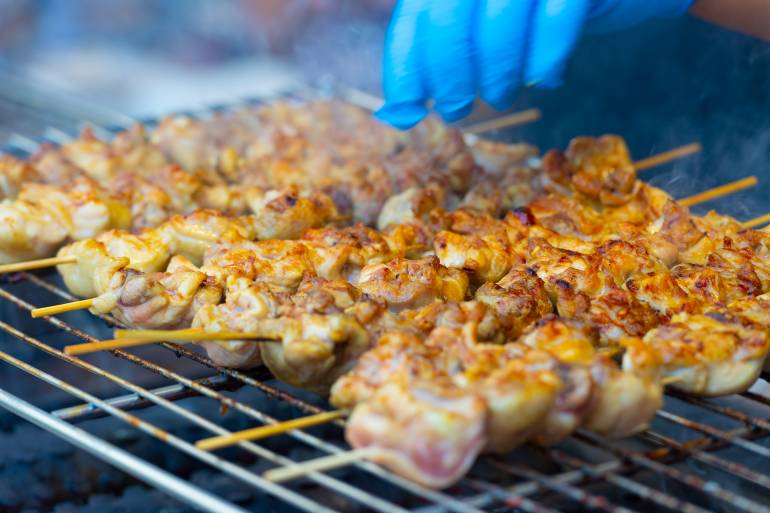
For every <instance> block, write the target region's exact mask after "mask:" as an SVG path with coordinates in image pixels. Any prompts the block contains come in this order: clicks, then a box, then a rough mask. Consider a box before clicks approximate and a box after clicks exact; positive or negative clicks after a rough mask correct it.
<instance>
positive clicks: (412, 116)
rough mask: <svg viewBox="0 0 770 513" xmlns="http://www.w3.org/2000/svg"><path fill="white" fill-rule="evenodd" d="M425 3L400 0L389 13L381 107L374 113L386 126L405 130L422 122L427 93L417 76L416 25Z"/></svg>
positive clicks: (420, 40)
mask: <svg viewBox="0 0 770 513" xmlns="http://www.w3.org/2000/svg"><path fill="white" fill-rule="evenodd" d="M425 4H426V0H401V1H400V2H398V4H397V5H396V7H395V9H394V10H393V15H392V18H391V22H390V25H389V27H388V32H387V35H386V37H385V49H384V55H383V76H382V86H383V93H384V95H385V105H384V106H383V107H382V108H381V109H380V110H379V111H378V112H377V113H376V115H377V117H378V118H379V119H381V120H383V121H385V122H386V123H390V124H391V125H395V126H397V127H399V128H409V127H411V126H412V125H415V124H417V123H419V122H420V120H421V119H422V118H424V117H425V116H426V115H427V113H428V110H427V109H426V108H425V101H426V100H427V92H426V90H425V87H424V85H423V79H422V77H421V76H420V69H421V67H420V62H419V57H420V53H421V52H423V51H424V50H425V48H424V37H422V36H421V34H420V33H419V32H418V23H419V21H420V18H421V17H422V16H423V15H424V13H425V11H426V6H425Z"/></svg>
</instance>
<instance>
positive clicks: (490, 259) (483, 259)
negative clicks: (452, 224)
mask: <svg viewBox="0 0 770 513" xmlns="http://www.w3.org/2000/svg"><path fill="white" fill-rule="evenodd" d="M433 248H434V251H435V253H436V256H437V257H438V258H439V260H440V261H441V264H442V265H444V266H446V267H449V268H451V269H458V270H460V269H463V270H466V271H468V272H469V274H470V276H471V278H473V280H474V282H476V283H484V282H495V281H498V280H500V279H501V278H502V277H503V276H504V275H505V273H507V272H508V270H509V269H510V268H511V266H512V265H513V264H514V263H518V262H520V261H521V259H520V257H518V256H517V255H515V254H514V251H513V247H512V246H511V244H510V243H509V241H508V238H507V237H506V236H505V234H504V233H498V234H490V235H481V236H479V235H473V234H468V235H463V234H459V233H454V232H450V231H441V232H439V233H437V234H436V237H435V238H434V240H433Z"/></svg>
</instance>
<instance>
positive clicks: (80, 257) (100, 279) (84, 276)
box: [56, 230, 169, 298]
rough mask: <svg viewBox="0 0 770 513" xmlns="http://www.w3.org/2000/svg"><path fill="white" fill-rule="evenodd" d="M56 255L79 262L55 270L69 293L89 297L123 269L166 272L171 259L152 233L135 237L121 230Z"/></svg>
mask: <svg viewBox="0 0 770 513" xmlns="http://www.w3.org/2000/svg"><path fill="white" fill-rule="evenodd" d="M57 256H60V257H75V258H76V259H77V261H76V262H74V263H70V264H60V265H58V266H57V267H56V268H57V269H58V271H59V273H60V274H61V276H62V279H63V280H64V284H65V285H66V286H67V288H68V289H69V290H70V292H72V293H73V294H75V295H76V296H80V297H89V298H90V297H95V296H98V295H100V294H102V293H103V292H105V291H106V290H107V287H108V284H109V283H110V280H111V279H112V275H113V274H114V273H115V272H117V271H118V270H120V269H124V268H130V269H134V270H136V271H140V272H145V273H151V272H156V271H160V270H162V269H164V268H165V267H166V264H167V262H168V260H169V253H168V248H167V246H166V245H165V243H164V242H163V241H162V240H160V239H158V238H157V237H154V236H153V234H152V233H148V234H145V235H140V236H136V235H133V234H131V233H128V232H124V231H122V230H109V231H106V232H104V233H102V234H100V235H98V236H97V237H96V238H94V239H85V240H81V241H77V242H73V243H72V244H69V245H67V246H64V247H63V248H61V249H60V250H59V253H58V254H57Z"/></svg>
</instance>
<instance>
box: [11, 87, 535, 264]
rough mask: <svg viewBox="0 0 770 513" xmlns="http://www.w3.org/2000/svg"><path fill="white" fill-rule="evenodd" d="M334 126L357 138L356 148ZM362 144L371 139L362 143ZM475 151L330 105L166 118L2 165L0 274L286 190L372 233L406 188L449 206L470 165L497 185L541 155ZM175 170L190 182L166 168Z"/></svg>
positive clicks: (514, 149)
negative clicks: (483, 168) (85, 242)
mask: <svg viewBox="0 0 770 513" xmlns="http://www.w3.org/2000/svg"><path fill="white" fill-rule="evenodd" d="M304 111H312V112H313V113H314V114H315V115H316V116H317V117H316V118H312V117H307V113H306V112H304ZM341 127H342V128H345V127H347V128H349V129H355V130H356V134H354V135H356V137H354V138H352V139H351V135H350V134H346V133H345V132H344V131H343V130H341ZM366 136H372V137H371V139H369V140H368V142H367V143H366V144H364V142H365V141H366V139H364V137H366ZM373 143H374V144H373ZM477 146H478V148H474V149H471V148H469V147H467V146H466V145H465V143H464V142H463V140H462V137H461V135H460V134H459V132H457V131H456V130H453V129H450V128H447V127H445V126H444V125H441V124H440V123H438V122H435V121H431V122H429V123H427V124H425V126H422V127H420V128H419V129H416V130H414V131H411V132H409V133H407V134H403V133H399V132H397V131H395V130H392V129H390V128H387V127H385V126H383V125H380V124H378V123H376V122H375V121H374V120H372V119H371V118H370V116H369V115H368V114H367V113H364V112H362V111H360V109H356V108H353V107H350V106H345V105H343V104H339V103H336V102H319V103H313V104H310V105H305V106H302V107H300V106H289V105H286V104H280V105H274V106H267V107H262V108H260V109H257V110H248V109H247V110H244V111H242V112H237V113H231V114H228V115H222V116H215V118H214V119H212V120H207V121H193V120H191V119H187V118H184V119H183V118H177V119H167V120H164V121H163V122H162V123H161V124H160V126H159V127H158V128H157V129H156V130H155V131H154V132H153V133H152V134H151V135H149V136H148V135H146V134H145V132H144V130H143V128H142V127H141V126H137V127H135V128H133V129H131V130H129V131H127V132H124V133H121V134H119V135H118V136H117V137H116V139H115V140H114V141H113V142H112V143H106V142H104V141H100V140H98V139H97V138H96V137H95V136H94V135H93V133H91V132H90V131H85V132H84V133H83V134H82V135H81V137H80V138H78V139H76V140H74V141H72V142H69V143H67V144H65V145H63V146H62V147H61V148H60V149H57V148H52V147H48V146H46V147H43V148H42V149H41V151H40V152H38V154H36V155H35V156H33V157H32V158H31V159H30V161H29V162H27V163H25V162H21V161H18V160H15V159H12V158H11V157H5V156H4V157H3V158H2V159H1V160H0V190H2V192H3V193H5V199H4V200H3V201H2V202H1V203H0V216H2V217H3V218H5V219H6V221H7V222H6V223H5V225H6V229H5V231H4V232H0V251H4V253H0V263H7V262H15V261H19V260H24V259H27V260H28V259H35V258H41V257H45V256H50V255H51V254H52V253H53V252H54V251H55V249H56V248H57V247H59V246H61V245H62V244H63V243H65V242H67V241H68V240H79V239H82V238H89V237H93V236H95V235H96V234H98V233H100V232H101V231H104V230H106V229H110V228H128V227H131V228H133V229H141V228H147V227H153V226H156V225H157V224H158V223H160V222H162V221H164V220H165V219H167V218H168V217H169V216H171V215H173V214H179V213H182V214H186V213H190V212H192V211H193V210H195V209H196V208H213V209H217V210H221V211H223V212H227V213H231V214H243V213H246V212H247V211H249V210H251V211H252V212H254V213H255V214H257V215H259V214H260V213H261V211H262V210H264V208H265V205H266V204H268V203H272V202H273V200H274V199H275V198H274V196H272V195H276V194H277V195H282V194H287V191H288V192H291V193H292V194H294V195H298V196H303V197H310V196H313V197H321V196H324V197H325V198H326V200H325V201H327V202H332V203H333V204H334V206H335V208H336V209H337V210H338V212H339V216H340V217H349V218H352V219H353V220H354V221H363V222H366V223H372V222H374V219H375V217H376V215H377V213H378V212H379V210H380V208H381V206H382V204H383V203H384V201H385V199H387V197H388V196H389V195H390V194H394V193H398V192H400V191H402V190H404V189H406V188H408V187H412V186H424V185H428V184H433V185H434V186H437V187H440V188H442V189H443V190H444V191H445V194H446V195H447V197H450V196H451V197H457V196H458V195H461V194H463V193H464V192H465V191H467V190H468V188H469V187H470V185H471V176H472V171H474V169H475V168H476V167H477V165H476V164H475V163H474V156H478V158H479V159H480V160H484V161H485V162H486V165H488V166H502V167H498V168H495V169H492V168H490V173H493V174H497V175H500V174H502V173H503V172H504V171H506V170H507V169H510V168H512V167H516V166H519V165H520V164H521V162H522V161H523V160H524V159H526V158H527V157H530V156H532V155H534V154H535V153H536V150H535V149H534V148H532V147H531V146H527V145H501V144H496V143H489V142H480V143H478V144H477ZM236 148H237V149H236ZM487 155H488V156H489V157H487ZM176 163H179V164H182V166H183V167H184V169H185V170H186V171H185V170H183V169H182V168H180V167H179V166H178V165H169V164H176ZM477 174H478V173H477ZM30 181H32V182H33V183H29V182H30ZM73 181H74V182H75V185H73ZM84 188H85V191H84ZM273 191H278V192H277V193H276V192H273ZM84 194H87V196H84ZM62 212H63V213H65V214H67V215H65V216H61V215H60V214H61V213H62ZM71 212H74V213H75V215H74V216H72V218H70V215H69V214H70V213H71ZM81 213H82V214H81ZM267 227H269V224H267V223H266V225H265V229H267ZM274 236H275V237H280V236H281V232H280V231H277V232H276V233H275V234H274ZM295 237H296V235H295ZM6 247H7V249H6Z"/></svg>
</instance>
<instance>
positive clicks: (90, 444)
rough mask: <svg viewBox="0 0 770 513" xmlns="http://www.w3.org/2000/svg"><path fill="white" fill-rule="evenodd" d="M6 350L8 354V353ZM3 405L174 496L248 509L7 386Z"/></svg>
mask: <svg viewBox="0 0 770 513" xmlns="http://www.w3.org/2000/svg"><path fill="white" fill-rule="evenodd" d="M2 354H3V355H5V356H8V355H6V354H5V353H2ZM0 406H2V407H4V408H6V409H7V410H9V411H12V412H13V413H15V414H17V415H19V416H20V417H22V418H24V419H26V420H27V421H29V422H31V423H33V424H35V425H36V426H38V427H41V428H43V429H46V430H48V431H51V432H55V433H56V434H57V435H58V436H60V437H61V438H62V439H64V440H66V441H68V442H70V443H71V444H73V445H75V446H77V447H80V448H81V449H83V450H85V451H86V452H89V453H91V454H93V455H95V456H97V457H98V458H100V459H102V460H104V461H107V462H109V463H111V464H112V465H114V466H116V467H118V468H120V469H122V470H124V471H125V472H127V473H129V474H131V475H133V476H134V477H136V478H138V479H141V480H143V481H145V482H147V483H148V484H151V485H153V486H156V487H157V488H159V489H161V490H163V491H165V492H166V493H168V494H169V495H171V496H172V497H176V498H177V499H180V500H182V501H184V502H188V503H190V504H193V505H195V506H196V507H198V508H200V509H203V510H205V511H212V512H218V513H245V510H244V509H242V508H239V507H237V506H233V505H232V504H230V503H227V502H225V501H223V500H221V499H219V498H218V497H215V496H213V495H212V494H210V493H207V492H204V491H203V490H201V489H200V488H197V487H195V486H191V485H190V484H189V483H187V482H186V481H184V480H182V479H179V478H178V477H176V476H174V475H171V474H169V473H168V472H166V471H163V470H161V469H159V468H158V467H156V466H155V465H151V464H150V463H147V462H146V461H144V460H142V459H140V458H137V457H135V456H133V455H131V454H129V453H128V452H126V451H124V450H122V449H118V448H117V447H115V446H114V445H112V444H109V443H107V442H105V441H104V440H102V439H101V438H98V437H96V436H94V435H92V434H90V433H88V432H87V431H84V430H82V429H80V428H77V427H75V426H72V425H70V424H67V423H66V422H64V421H63V420H61V419H57V418H56V417H54V416H52V415H49V414H47V413H46V412H44V411H43V410H41V409H39V408H36V407H34V406H32V405H31V404H29V403H28V402H26V401H23V400H21V399H19V398H18V397H16V396H14V395H12V394H9V393H8V392H6V391H5V390H3V389H0Z"/></svg>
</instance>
